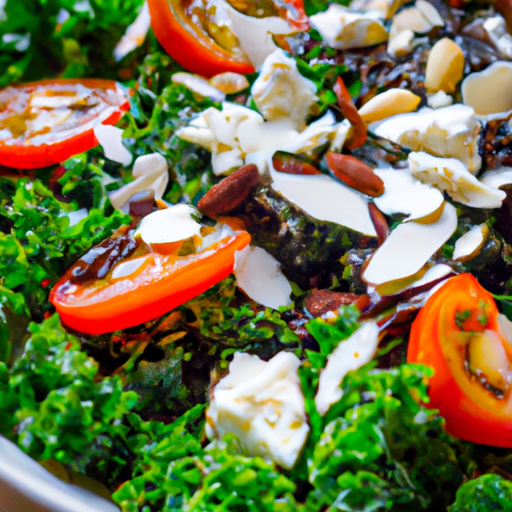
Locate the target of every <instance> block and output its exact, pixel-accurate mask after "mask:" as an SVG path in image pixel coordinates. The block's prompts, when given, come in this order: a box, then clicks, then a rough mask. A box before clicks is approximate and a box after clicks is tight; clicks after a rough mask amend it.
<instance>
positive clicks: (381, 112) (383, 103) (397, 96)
mask: <svg viewBox="0 0 512 512" xmlns="http://www.w3.org/2000/svg"><path fill="white" fill-rule="evenodd" d="M420 101H421V98H420V97H419V96H418V95H417V94H414V93H413V92H411V91H408V90H406V89H389V90H387V91H386V92H383V93H381V94H378V95H377V96H374V97H373V98H372V99H371V100H370V101H368V102H367V103H365V104H364V105H363V106H362V107H361V108H360V109H359V115H360V116H361V117H362V119H363V121H364V122H365V123H373V122H375V121H382V120H383V119H386V118H388V117H391V116H395V115H397V114H405V113H407V112H412V111H413V110H416V107H417V106H418V105H419V103H420Z"/></svg>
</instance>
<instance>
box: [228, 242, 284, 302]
mask: <svg viewBox="0 0 512 512" xmlns="http://www.w3.org/2000/svg"><path fill="white" fill-rule="evenodd" d="M233 273H234V274H235V277H236V282H237V285H238V286H239V287H240V288H241V289H242V290H243V291H244V292H245V293H246V294H247V295H248V296H249V297H250V298H251V299H252V300H254V301H256V302H259V303H260V304H263V306H265V307H268V308H274V309H277V308H279V307H281V306H288V305H289V304H291V301H292V300H291V298H290V294H291V292H292V287H291V285H290V283H289V282H288V279H286V277H285V276H284V275H283V273H282V272H281V265H280V263H279V262H278V261H277V260H276V259H275V258H274V257H273V256H272V255H271V254H269V253H268V252H267V251H265V249H262V248H261V247H251V246H247V247H245V248H244V249H242V250H241V251H237V252H236V253H235V267H234V269H233Z"/></svg>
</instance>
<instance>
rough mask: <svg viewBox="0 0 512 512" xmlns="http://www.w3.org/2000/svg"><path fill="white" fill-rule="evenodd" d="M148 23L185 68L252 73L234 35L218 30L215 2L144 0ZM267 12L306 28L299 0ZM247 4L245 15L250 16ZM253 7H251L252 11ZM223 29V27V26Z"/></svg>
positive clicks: (206, 72) (205, 73)
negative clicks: (149, 21)
mask: <svg viewBox="0 0 512 512" xmlns="http://www.w3.org/2000/svg"><path fill="white" fill-rule="evenodd" d="M148 5H149V11H150V13H151V25H152V27H153V30H154V32H155V35H156V37H157V39H158V40H159V41H160V44H161V45H162V46H163V47H164V48H165V51H166V52H167V53H168V54H169V55H170V56H171V57H172V58H173V59H174V60H176V61H177V62H179V63H180V64H181V65H182V66H183V67H184V68H185V69H187V70H188V71H191V72H193V73H198V74H200V75H203V76H206V77H210V76H213V75H216V74H218V73H224V72H226V71H233V72H236V73H242V74H243V73H252V72H254V68H253V66H252V64H251V63H250V62H249V60H248V59H247V57H246V56H245V55H244V54H243V52H242V51H241V50H240V49H239V48H238V46H237V41H236V37H234V35H233V34H232V33H230V32H229V31H228V30H224V31H223V30H222V28H219V27H220V26H219V25H218V23H216V21H215V18H214V16H213V15H212V13H215V9H216V7H215V4H214V3H212V4H206V3H205V5H202V4H201V3H200V2H190V0H148ZM281 5H283V6H284V7H280V8H278V7H276V6H275V5H274V6H273V7H272V9H271V10H272V11H275V12H272V13H271V14H273V15H281V16H282V17H283V18H286V19H287V20H288V21H289V22H290V23H291V24H292V25H293V26H294V27H295V28H297V29H298V30H307V29H308V28H309V22H308V18H307V16H306V13H305V11H304V6H303V3H302V0H290V1H289V2H281ZM257 7H258V6H257V5H254V6H253V5H252V4H251V5H249V6H248V9H246V10H247V12H246V13H245V14H247V15H249V16H250V15H252V11H251V9H253V8H254V9H255V8H257ZM254 9H253V10H254ZM225 28H227V27H225Z"/></svg>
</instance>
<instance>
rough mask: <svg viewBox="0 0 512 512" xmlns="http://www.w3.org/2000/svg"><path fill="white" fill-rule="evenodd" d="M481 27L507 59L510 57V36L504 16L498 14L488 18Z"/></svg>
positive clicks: (511, 42)
mask: <svg viewBox="0 0 512 512" xmlns="http://www.w3.org/2000/svg"><path fill="white" fill-rule="evenodd" d="M483 27H484V30H485V31H486V32H487V34H489V38H490V39H491V41H492V42H493V43H494V45H495V46H496V47H497V48H498V50H500V52H501V53H503V55H504V56H505V57H507V58H508V59H512V36H511V35H510V34H509V33H508V32H507V24H506V22H505V18H503V16H501V15H500V14H498V15H496V16H493V17H492V18H488V19H486V20H485V21H484V24H483Z"/></svg>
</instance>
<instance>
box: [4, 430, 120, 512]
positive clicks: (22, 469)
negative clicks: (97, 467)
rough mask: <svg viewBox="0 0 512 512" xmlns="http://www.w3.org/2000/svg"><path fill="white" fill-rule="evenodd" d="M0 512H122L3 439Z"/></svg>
mask: <svg viewBox="0 0 512 512" xmlns="http://www.w3.org/2000/svg"><path fill="white" fill-rule="evenodd" d="M0 512H119V508H118V507H116V505H114V504H113V503H111V502H109V501H107V500H105V499H103V498H100V497H99V496H97V495H95V494H93V493H91V492H89V491H85V490H83V489H80V488H79V487H76V486H74V485H70V484H67V483H65V482H62V481H61V480H59V479H58V478H57V477H55V476H53V475H52V474H51V473H49V472H48V471H46V469H44V468H43V467H42V466H41V465H39V464H38V463H37V462H35V461H34V460H32V459H31V458H30V457H29V456H28V455H26V454H25V453H23V452H22V451H21V450H20V449H19V448H18V447H17V446H16V445H14V444H13V443H11V442H10V441H8V440H7V439H5V438H4V437H1V436H0Z"/></svg>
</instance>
